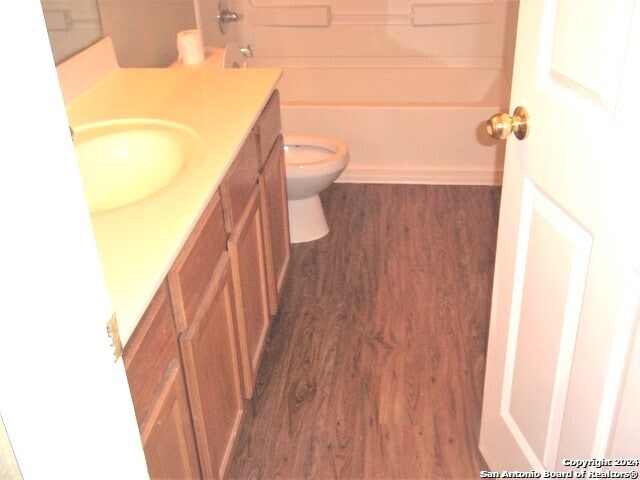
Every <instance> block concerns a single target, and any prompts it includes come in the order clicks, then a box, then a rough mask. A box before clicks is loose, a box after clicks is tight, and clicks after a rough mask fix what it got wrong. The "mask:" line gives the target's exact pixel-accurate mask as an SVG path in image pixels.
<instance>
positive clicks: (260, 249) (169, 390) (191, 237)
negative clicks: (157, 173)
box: [67, 68, 289, 478]
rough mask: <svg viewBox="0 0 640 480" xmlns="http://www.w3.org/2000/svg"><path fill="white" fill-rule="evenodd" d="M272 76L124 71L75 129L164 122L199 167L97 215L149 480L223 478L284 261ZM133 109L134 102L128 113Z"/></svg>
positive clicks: (87, 99) (92, 98) (83, 110)
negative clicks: (182, 134) (176, 126)
mask: <svg viewBox="0 0 640 480" xmlns="http://www.w3.org/2000/svg"><path fill="white" fill-rule="evenodd" d="M278 78H279V71H276V70H262V71H260V70H255V71H250V72H247V71H244V72H237V71H235V72H234V71H222V70H219V69H216V70H207V69H206V68H196V69H175V70H162V71H160V70H158V71H156V70H142V69H140V70H134V69H131V70H129V69H127V70H119V71H118V72H116V73H115V74H113V75H111V76H109V77H108V78H106V79H104V80H102V81H101V82H100V83H99V84H97V85H96V86H95V87H93V88H92V89H91V90H90V91H89V92H87V93H86V94H85V95H83V96H81V97H80V98H79V99H78V100H76V101H74V102H72V103H71V104H69V105H68V107H67V112H68V115H69V119H70V122H72V124H74V123H75V124H82V123H86V122H96V121H100V120H107V119H109V118H149V117H152V118H162V119H164V120H169V121H172V122H177V123H180V124H181V125H184V126H186V127H188V128H191V129H193V131H194V132H196V133H197V135H198V137H199V138H200V142H201V143H200V144H199V145H198V148H197V149H196V153H195V155H200V156H201V157H198V158H197V159H196V161H195V162H193V164H191V165H188V166H187V167H185V172H183V173H181V174H180V176H179V178H178V179H177V180H175V181H174V182H172V183H171V184H170V185H169V186H168V187H167V188H165V189H164V190H163V191H161V192H159V193H157V194H154V195H152V196H149V197H148V198H145V199H143V200H141V201H137V202H135V203H133V204H131V205H128V206H125V207H122V208H117V209H113V210H110V211H107V212H98V213H93V214H92V222H93V226H94V231H95V233H96V241H97V244H98V251H99V253H100V255H101V260H102V264H103V268H104V273H105V279H106V283H107V288H108V289H109V293H110V295H111V301H112V303H113V307H114V310H115V311H116V313H117V317H118V323H119V327H120V330H121V332H122V336H123V340H124V341H125V342H126V345H125V347H124V353H123V357H124V363H125V368H126V371H127V377H128V380H129V384H130V389H131V396H132V398H133V403H134V408H135V412H136V416H137V420H138V425H139V428H140V433H141V438H142V443H143V447H144V451H145V455H146V458H147V464H148V468H149V473H150V475H151V477H152V478H153V477H162V478H201V477H203V478H221V477H224V474H225V471H226V468H227V466H228V463H229V459H230V457H231V454H232V451H233V447H234V442H235V439H236V435H237V433H238V429H239V426H240V423H241V420H242V416H243V411H244V403H245V401H246V399H248V398H251V396H252V394H253V386H254V382H255V378H256V372H257V369H258V365H259V361H260V356H261V352H262V349H263V346H264V343H265V339H266V335H267V333H268V329H269V325H270V320H271V316H272V315H273V314H275V313H276V312H277V308H278V299H279V296H280V292H281V288H282V284H283V280H284V278H285V274H286V270H287V265H288V260H289V229H288V215H287V197H286V183H285V170H284V152H283V144H282V139H281V135H280V108H279V98H278V92H277V90H274V86H275V83H276V82H277V80H278ZM124 99H129V101H124Z"/></svg>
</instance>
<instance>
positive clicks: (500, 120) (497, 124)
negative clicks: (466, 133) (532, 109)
mask: <svg viewBox="0 0 640 480" xmlns="http://www.w3.org/2000/svg"><path fill="white" fill-rule="evenodd" d="M512 132H513V134H514V135H515V137H516V138H517V139H518V140H524V139H525V138H527V135H528V134H529V114H528V113H527V109H526V108H524V107H516V109H515V110H514V111H513V115H512V116H509V114H508V113H497V114H496V115H494V116H493V117H491V118H490V119H489V120H487V133H488V134H489V135H491V136H492V137H493V138H497V139H498V140H504V139H506V138H507V137H508V136H509V134H510V133H512Z"/></svg>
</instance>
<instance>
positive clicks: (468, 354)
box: [229, 184, 500, 479]
mask: <svg viewBox="0 0 640 480" xmlns="http://www.w3.org/2000/svg"><path fill="white" fill-rule="evenodd" d="M499 196H500V190H499V188H494V187H469V186H417V185H353V184H335V185H333V186H332V187H331V188H329V189H328V190H327V191H326V192H325V193H324V194H323V203H324V205H325V211H326V213H327V219H328V222H329V224H330V226H331V232H330V233H329V235H328V236H326V237H325V238H323V239H320V240H318V241H315V242H311V243H306V244H298V245H293V248H292V259H291V266H290V272H289V276H288V278H287V281H286V284H285V287H284V299H283V300H284V301H283V302H282V304H281V310H280V314H279V316H278V317H276V318H275V320H274V323H273V326H272V328H271V332H270V336H269V340H268V343H267V346H266V350H265V353H264V357H263V359H262V364H261V367H260V371H259V374H258V379H257V386H256V391H255V395H254V398H253V399H252V400H251V401H250V402H249V404H248V408H247V412H246V415H245V421H244V423H243V427H242V429H241V432H240V437H239V439H238V444H237V448H236V451H235V455H234V458H233V460H232V463H231V466H230V470H229V477H230V478H237V479H249V478H260V479H272V478H282V479H315V478H318V479H324V478H327V479H330V478H335V479H349V478H383V479H427V478H452V479H465V478H478V477H479V471H480V470H481V469H486V465H485V464H484V461H483V459H482V457H481V455H480V453H479V451H478V448H477V444H478V435H479V425H480V410H481V399H482V385H483V376H484V363H485V350H486V339H487V332H488V324H489V310H490V292H491V282H492V276H493V264H494V252H495V241H496V231H497V222H498V220H497V218H498V204H499Z"/></svg>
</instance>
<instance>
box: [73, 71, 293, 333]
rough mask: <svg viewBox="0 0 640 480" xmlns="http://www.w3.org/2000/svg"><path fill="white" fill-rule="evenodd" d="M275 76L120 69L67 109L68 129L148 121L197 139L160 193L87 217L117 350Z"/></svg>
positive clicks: (274, 73) (231, 157) (235, 150)
mask: <svg viewBox="0 0 640 480" xmlns="http://www.w3.org/2000/svg"><path fill="white" fill-rule="evenodd" d="M280 74H281V72H280V70H276V69H251V70H246V69H243V70H238V69H233V70H232V69H229V70H224V69H219V68H212V67H208V66H206V65H203V66H197V67H188V68H174V69H118V70H117V71H115V72H114V73H112V74H110V75H109V76H107V77H106V78H104V79H103V80H101V81H99V82H98V83H97V84H96V85H94V86H93V87H92V88H90V89H89V90H88V91H87V92H85V93H83V94H82V95H80V96H79V97H77V98H76V99H74V100H73V101H71V102H70V103H69V104H68V105H67V115H68V117H69V122H70V125H71V126H72V127H77V126H80V125H82V124H86V123H91V122H96V121H102V120H110V119H118V118H152V119H163V120H170V121H173V122H177V123H180V124H183V125H185V126H188V127H190V128H192V129H193V130H195V131H196V132H198V133H199V134H200V136H201V137H202V145H201V147H202V148H201V149H200V151H199V152H198V155H200V156H201V158H199V161H198V163H197V164H196V165H195V167H194V168H192V169H191V170H189V171H188V172H187V173H186V174H185V175H183V176H181V177H180V179H179V180H178V181H176V182H175V183H173V184H171V186H170V187H169V188H167V189H165V190H163V191H161V192H160V193H158V194H156V195H154V196H152V197H149V198H148V199H146V200H143V201H141V202H138V203H135V204H133V205H130V206H127V207H124V208H120V209H117V210H112V211H110V212H105V213H99V214H93V215H91V220H92V223H93V230H94V233H95V237H96V243H97V246H98V252H99V255H100V259H101V263H102V269H103V274H104V278H105V283H106V286H107V290H108V292H109V297H110V299H111V305H112V308H113V309H114V311H115V312H116V315H117V318H118V327H119V330H120V335H121V339H122V342H123V344H125V343H126V342H127V341H128V339H129V338H130V336H131V334H132V333H133V331H134V329H135V327H136V325H137V324H138V322H139V320H140V318H141V317H142V315H143V314H144V312H145V310H146V308H147V306H148V305H149V302H150V301H151V299H152V298H153V296H154V294H155V293H156V291H157V289H158V287H159V286H160V285H161V283H162V282H163V280H164V279H165V277H166V275H167V273H168V271H169V269H170V268H171V266H172V264H173V262H174V260H175V258H176V257H177V255H178V253H179V252H180V249H181V248H182V246H183V245H184V243H185V241H186V240H187V238H188V236H189V234H190V233H191V230H192V229H193V227H194V226H195V224H196V222H197V220H198V218H199V217H200V215H201V213H202V211H203V210H204V208H205V206H206V205H207V203H208V201H209V200H210V199H211V198H212V196H213V194H214V192H215V191H216V189H217V188H218V186H219V185H220V182H221V181H222V178H223V177H224V175H225V173H226V172H227V170H228V169H229V167H230V166H231V163H232V162H233V160H234V158H235V156H236V154H237V153H238V150H239V149H240V147H241V145H242V143H243V141H244V140H245V138H246V137H247V135H248V134H249V132H250V130H251V128H252V126H253V125H254V123H255V121H256V120H257V119H258V117H259V115H260V112H261V111H262V109H263V107H264V106H265V104H266V102H267V100H268V99H269V96H270V94H271V92H272V91H273V90H274V88H275V85H276V83H277V81H278V79H279V78H280Z"/></svg>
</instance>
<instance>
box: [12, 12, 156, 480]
mask: <svg viewBox="0 0 640 480" xmlns="http://www.w3.org/2000/svg"><path fill="white" fill-rule="evenodd" d="M6 6H7V7H8V5H6ZM18 39H19V40H18ZM0 58H2V62H3V67H2V68H3V73H2V78H1V79H0V85H1V88H0V139H1V141H0V165H1V170H0V229H1V230H0V231H1V232H2V234H0V306H1V313H0V345H1V346H0V417H1V420H2V423H3V424H4V426H3V427H2V426H0V430H1V431H0V478H2V479H7V478H8V479H18V478H21V477H22V476H24V478H25V479H27V480H29V479H65V480H73V479H78V480H85V479H92V480H93V479H119V478H122V479H135V480H138V479H144V478H148V477H149V475H148V473H147V467H146V463H145V459H144V453H143V451H142V446H141V442H140V434H139V432H138V428H137V423H136V418H135V414H134V411H133V404H132V401H131V394H130V392H129V388H128V384H127V379H126V376H125V372H124V366H123V364H122V360H119V361H118V362H117V363H114V362H113V358H112V355H111V350H112V349H111V348H110V347H109V341H108V338H107V335H106V329H105V325H106V321H107V320H108V319H109V317H110V316H111V312H112V311H111V306H110V305H109V299H108V297H107V291H106V287H105V284H104V280H103V278H102V272H101V268H100V263H99V259H98V252H97V249H96V245H95V238H94V236H93V231H92V229H91V222H90V219H89V212H88V209H87V206H86V201H85V199H84V195H83V193H82V183H81V181H80V174H79V172H78V167H77V162H76V159H75V156H74V153H73V146H72V144H71V138H70V136H69V130H68V125H67V118H66V115H65V111H64V105H63V103H62V94H61V92H60V86H59V83H58V78H57V76H56V70H55V67H54V64H53V57H52V55H51V48H50V46H49V39H48V36H47V30H46V28H45V23H44V18H43V13H42V7H41V5H40V2H39V1H38V0H26V1H25V0H21V1H18V2H13V3H12V4H11V7H10V8H7V9H6V10H5V11H4V12H3V13H2V14H1V15H0ZM9 442H10V444H9ZM7 460H8V461H7ZM16 461H17V464H16Z"/></svg>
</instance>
